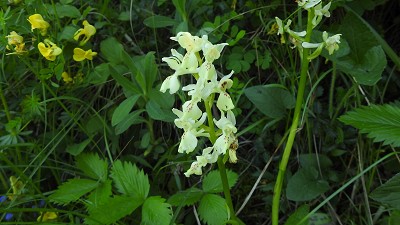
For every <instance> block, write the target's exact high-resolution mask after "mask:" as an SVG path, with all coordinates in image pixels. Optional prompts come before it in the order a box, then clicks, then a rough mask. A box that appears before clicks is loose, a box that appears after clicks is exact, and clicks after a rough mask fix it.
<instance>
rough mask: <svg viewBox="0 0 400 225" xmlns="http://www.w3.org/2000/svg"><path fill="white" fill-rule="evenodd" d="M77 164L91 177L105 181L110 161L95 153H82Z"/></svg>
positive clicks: (77, 158)
mask: <svg viewBox="0 0 400 225" xmlns="http://www.w3.org/2000/svg"><path fill="white" fill-rule="evenodd" d="M76 166H77V167H78V168H79V169H80V170H82V172H84V173H85V175H87V176H88V177H90V178H93V179H95V180H101V181H105V180H106V179H107V173H108V163H107V162H106V161H105V160H103V159H100V157H99V155H97V154H95V153H88V154H80V155H79V156H77V157H76Z"/></svg>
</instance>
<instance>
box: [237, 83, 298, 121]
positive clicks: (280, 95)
mask: <svg viewBox="0 0 400 225" xmlns="http://www.w3.org/2000/svg"><path fill="white" fill-rule="evenodd" d="M244 93H245V94H246V96H247V98H249V100H250V101H251V102H252V103H253V104H254V106H255V107H256V108H257V109H259V110H260V111H261V112H262V113H263V114H264V115H266V116H269V117H271V118H274V119H278V118H282V117H284V116H285V115H286V113H287V109H292V108H294V106H295V103H296V101H295V99H294V97H293V95H292V94H291V93H290V92H289V91H288V90H286V89H285V88H283V87H281V86H278V85H260V86H253V87H250V88H246V89H245V90H244Z"/></svg>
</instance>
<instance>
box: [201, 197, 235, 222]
mask: <svg viewBox="0 0 400 225" xmlns="http://www.w3.org/2000/svg"><path fill="white" fill-rule="evenodd" d="M198 212H199V216H200V218H201V220H203V221H204V222H205V223H207V224H208V225H221V224H225V223H226V221H228V220H229V208H228V206H227V205H226V201H225V199H223V198H222V197H221V196H219V195H215V194H206V195H204V196H203V198H202V199H201V201H200V204H199V209H198Z"/></svg>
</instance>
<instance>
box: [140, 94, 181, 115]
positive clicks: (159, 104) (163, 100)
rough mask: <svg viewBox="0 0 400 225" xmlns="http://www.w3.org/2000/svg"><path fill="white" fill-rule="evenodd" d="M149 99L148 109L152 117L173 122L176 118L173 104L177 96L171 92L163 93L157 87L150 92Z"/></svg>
mask: <svg viewBox="0 0 400 225" xmlns="http://www.w3.org/2000/svg"><path fill="white" fill-rule="evenodd" d="M148 97H149V99H150V100H149V101H148V102H147V104H146V111H147V113H148V114H149V116H150V117H151V118H152V119H155V120H161V121H165V122H172V121H174V119H175V118H176V116H175V114H173V113H172V106H173V104H174V101H175V98H174V96H173V95H170V94H169V93H162V92H160V91H159V90H158V88H157V89H153V90H151V91H150V92H149V95H148Z"/></svg>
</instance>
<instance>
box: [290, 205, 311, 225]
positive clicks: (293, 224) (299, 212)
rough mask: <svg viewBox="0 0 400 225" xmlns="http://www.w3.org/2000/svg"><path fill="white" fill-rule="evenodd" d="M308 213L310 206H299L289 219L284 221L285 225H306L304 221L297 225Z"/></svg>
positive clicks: (306, 221) (306, 222)
mask: <svg viewBox="0 0 400 225" xmlns="http://www.w3.org/2000/svg"><path fill="white" fill-rule="evenodd" d="M309 212H310V206H309V205H307V204H305V205H302V206H300V207H299V208H297V209H296V211H295V212H294V213H293V214H292V215H290V216H289V218H288V219H287V220H286V222H285V225H308V224H309V223H308V220H305V221H304V222H302V223H298V222H299V221H301V220H302V219H303V218H304V217H306V216H307V214H308V213H309Z"/></svg>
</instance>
